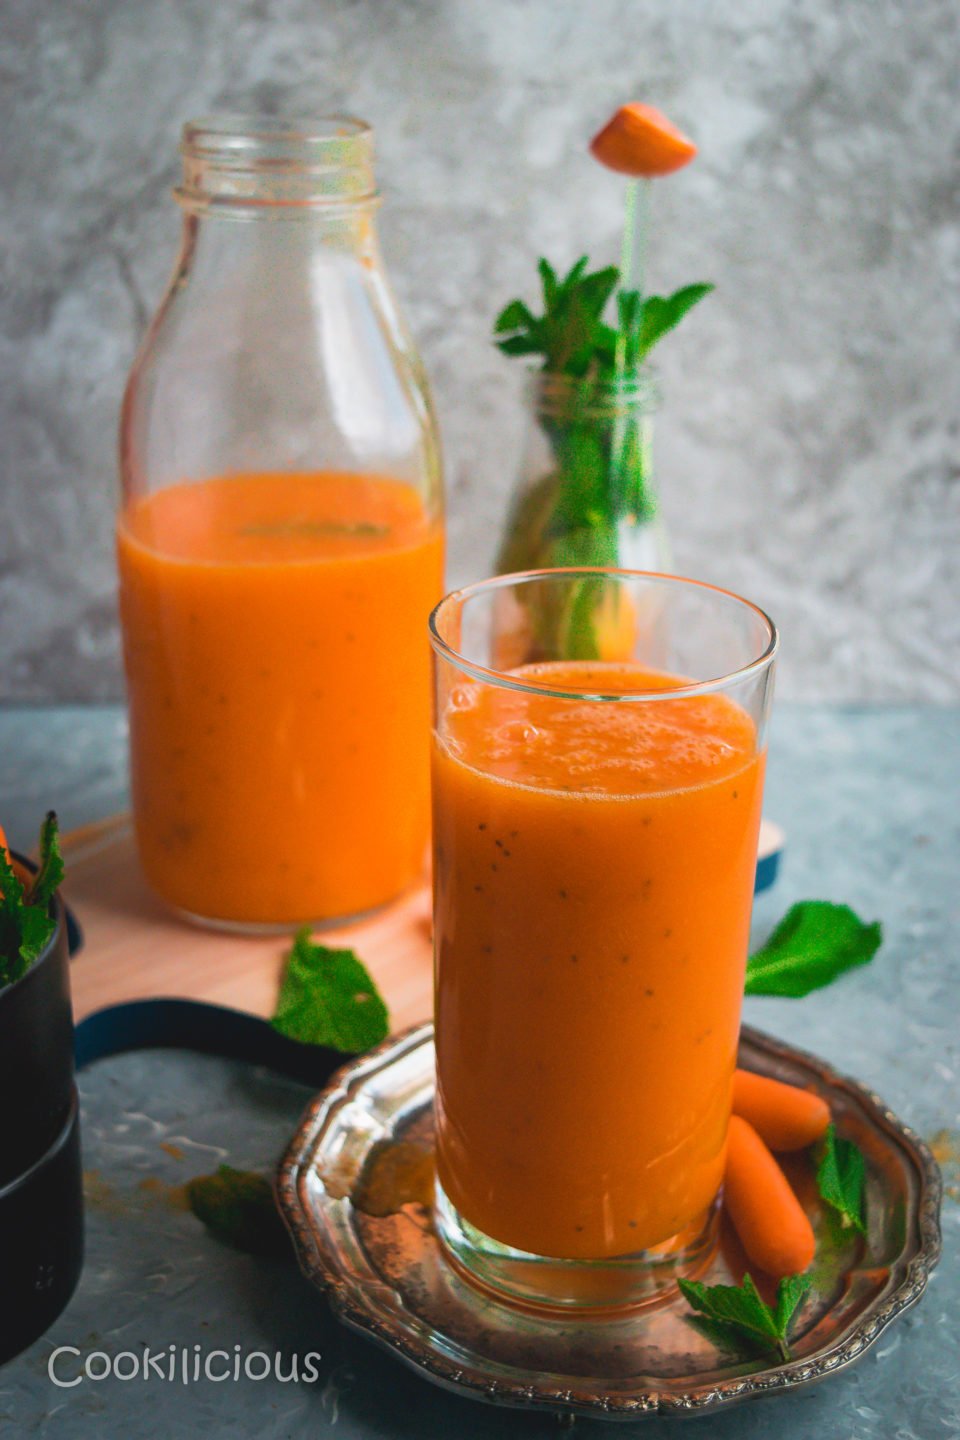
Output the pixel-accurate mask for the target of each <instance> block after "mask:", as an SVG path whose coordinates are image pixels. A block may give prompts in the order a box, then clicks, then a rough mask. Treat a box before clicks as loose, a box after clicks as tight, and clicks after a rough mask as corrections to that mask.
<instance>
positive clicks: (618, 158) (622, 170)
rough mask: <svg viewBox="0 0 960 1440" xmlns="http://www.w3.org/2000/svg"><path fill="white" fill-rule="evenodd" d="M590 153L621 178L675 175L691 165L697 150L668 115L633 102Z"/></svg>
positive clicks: (609, 124) (595, 139) (622, 108)
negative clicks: (676, 171) (685, 166)
mask: <svg viewBox="0 0 960 1440" xmlns="http://www.w3.org/2000/svg"><path fill="white" fill-rule="evenodd" d="M590 150H591V153H592V154H593V156H594V158H595V159H596V160H599V161H600V164H601V165H606V167H607V169H608V170H616V171H617V173H618V174H620V175H633V176H634V177H640V176H643V177H644V178H646V179H650V178H651V177H653V176H655V175H672V174H673V172H674V170H680V169H681V168H682V167H683V166H684V165H689V163H690V161H691V160H692V159H693V157H694V155H696V153H697V147H696V145H694V143H693V141H692V140H690V139H688V137H687V136H686V135H684V133H683V131H682V130H678V129H677V127H676V125H674V124H673V122H672V121H670V120H668V119H667V117H666V115H663V114H661V112H660V111H659V110H655V109H654V108H653V106H652V105H639V104H637V103H636V102H635V101H631V103H630V104H628V105H621V106H620V109H619V110H618V111H617V113H616V114H615V115H614V116H613V117H612V118H611V119H610V120H608V121H607V123H606V125H604V127H603V129H602V130H600V131H598V132H597V134H596V135H594V137H593V139H592V140H591V141H590Z"/></svg>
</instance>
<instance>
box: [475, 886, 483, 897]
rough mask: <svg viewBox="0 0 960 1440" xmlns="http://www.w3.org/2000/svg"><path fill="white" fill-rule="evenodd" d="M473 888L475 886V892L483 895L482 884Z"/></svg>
mask: <svg viewBox="0 0 960 1440" xmlns="http://www.w3.org/2000/svg"><path fill="white" fill-rule="evenodd" d="M473 888H474V890H475V892H476V893H477V894H478V895H482V894H483V886H482V885H474V887H473Z"/></svg>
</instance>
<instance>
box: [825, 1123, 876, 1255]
mask: <svg viewBox="0 0 960 1440" xmlns="http://www.w3.org/2000/svg"><path fill="white" fill-rule="evenodd" d="M816 1153H817V1188H818V1190H819V1191H820V1197H821V1199H822V1200H823V1201H824V1203H825V1204H827V1205H829V1206H830V1209H831V1210H832V1211H833V1212H834V1214H835V1215H836V1216H837V1217H838V1218H839V1221H840V1224H841V1226H842V1227H843V1229H845V1230H848V1229H852V1230H856V1232H857V1234H858V1235H866V1233H867V1227H866V1224H865V1222H864V1202H865V1198H866V1197H865V1191H866V1181H867V1165H866V1161H865V1160H864V1158H863V1152H862V1151H861V1150H860V1149H859V1148H858V1147H857V1146H856V1145H854V1143H853V1141H852V1140H842V1139H840V1137H839V1136H838V1135H837V1131H836V1127H835V1126H833V1125H828V1127H827V1132H826V1134H825V1135H824V1137H823V1139H822V1140H821V1141H820V1142H819V1145H818V1146H817V1152H816Z"/></svg>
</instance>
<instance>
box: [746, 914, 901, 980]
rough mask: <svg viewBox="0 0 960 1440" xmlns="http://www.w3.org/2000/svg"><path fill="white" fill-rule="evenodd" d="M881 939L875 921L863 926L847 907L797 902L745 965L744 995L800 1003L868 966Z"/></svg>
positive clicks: (880, 930)
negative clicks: (847, 973)
mask: <svg viewBox="0 0 960 1440" xmlns="http://www.w3.org/2000/svg"><path fill="white" fill-rule="evenodd" d="M882 939H883V930H882V927H881V926H880V924H879V922H878V921H874V923H873V924H871V925H867V924H865V923H864V921H862V920H861V919H860V917H859V916H858V915H856V914H855V913H854V911H853V910H851V909H850V907H849V905H834V904H833V903H832V902H831V901H829V900H801V901H800V902H799V903H798V904H796V905H792V906H791V907H790V909H789V910H788V911H787V913H786V915H785V916H784V917H783V919H782V920H781V921H780V924H779V925H778V926H777V928H776V929H775V930H774V932H773V934H772V935H771V936H770V939H769V940H768V941H767V942H766V944H765V945H762V946H761V947H760V949H759V950H757V951H756V953H755V954H753V955H751V956H750V959H749V960H748V961H747V979H746V986H745V989H746V993H747V994H748V995H786V996H790V997H792V998H794V999H799V998H800V997H801V996H803V995H809V994H810V991H811V990H819V989H821V987H822V986H824V985H829V984H830V983H831V982H832V981H834V980H836V979H837V977H838V976H839V975H843V974H844V972H845V971H847V970H851V969H853V968H854V966H857V965H866V964H867V962H868V961H869V960H872V959H873V957H874V955H875V954H876V953H877V950H878V949H879V948H880V943H881V941H882Z"/></svg>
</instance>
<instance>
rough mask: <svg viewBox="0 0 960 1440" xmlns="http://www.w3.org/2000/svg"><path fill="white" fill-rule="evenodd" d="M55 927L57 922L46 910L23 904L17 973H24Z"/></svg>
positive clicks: (44, 945) (37, 957) (39, 954)
mask: <svg viewBox="0 0 960 1440" xmlns="http://www.w3.org/2000/svg"><path fill="white" fill-rule="evenodd" d="M56 928H57V922H56V920H54V918H53V916H52V915H51V914H50V913H49V911H48V910H46V909H44V910H41V909H40V908H39V906H36V905H25V906H24V907H23V909H22V910H21V912H20V948H19V952H18V953H19V956H20V960H21V962H22V963H21V965H20V966H19V972H20V974H19V975H16V976H15V977H14V978H15V979H19V978H20V975H25V974H26V973H27V971H28V970H29V969H30V966H31V965H32V964H33V962H34V960H38V959H39V958H40V956H41V955H42V954H43V951H44V949H45V948H46V945H47V943H48V941H49V940H50V938H51V936H52V935H53V932H54V931H55V930H56Z"/></svg>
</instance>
